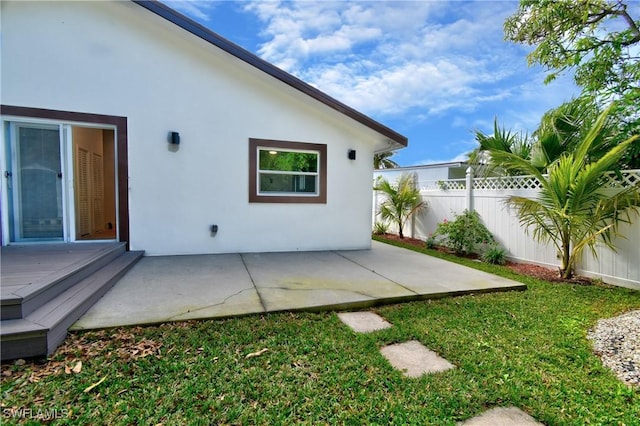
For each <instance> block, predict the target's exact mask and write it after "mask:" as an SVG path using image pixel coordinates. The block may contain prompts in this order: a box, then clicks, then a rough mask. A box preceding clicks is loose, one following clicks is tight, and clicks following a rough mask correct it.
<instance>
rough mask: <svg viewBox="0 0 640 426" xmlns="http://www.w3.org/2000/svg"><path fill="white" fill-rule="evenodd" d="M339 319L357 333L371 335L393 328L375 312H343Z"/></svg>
mask: <svg viewBox="0 0 640 426" xmlns="http://www.w3.org/2000/svg"><path fill="white" fill-rule="evenodd" d="M338 318H340V320H341V321H342V322H343V323H345V324H347V325H348V326H349V327H351V328H352V329H353V331H355V332H356V333H369V332H372V331H376V330H383V329H385V328H389V327H391V324H389V323H388V322H387V321H385V319H384V318H382V317H381V316H379V315H377V314H374V313H373V312H341V313H339V314H338Z"/></svg>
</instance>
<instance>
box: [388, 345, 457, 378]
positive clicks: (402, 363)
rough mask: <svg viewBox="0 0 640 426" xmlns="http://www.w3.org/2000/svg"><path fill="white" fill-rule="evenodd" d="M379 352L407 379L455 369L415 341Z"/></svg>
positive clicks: (390, 346) (391, 346)
mask: <svg viewBox="0 0 640 426" xmlns="http://www.w3.org/2000/svg"><path fill="white" fill-rule="evenodd" d="M380 352H381V353H382V355H383V356H384V357H385V358H386V359H387V360H388V361H389V363H390V364H391V365H392V366H393V367H394V368H396V369H398V370H401V371H402V372H403V374H404V375H405V376H407V377H420V376H422V375H424V374H430V373H439V372H441V371H446V370H450V369H452V368H455V366H454V365H453V364H451V363H450V362H449V361H447V360H446V359H444V358H442V357H440V356H438V354H436V353H435V352H433V351H431V350H429V349H428V348H427V347H425V346H424V345H423V344H422V343H420V342H418V341H417V340H411V341H409V342H405V343H397V344H394V345H389V346H385V347H383V348H382V349H380Z"/></svg>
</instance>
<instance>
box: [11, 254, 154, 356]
mask: <svg viewBox="0 0 640 426" xmlns="http://www.w3.org/2000/svg"><path fill="white" fill-rule="evenodd" d="M125 248H126V244H125V243H71V244H37V245H18V246H7V247H2V249H1V265H0V266H1V270H0V282H1V287H0V299H1V307H2V309H1V318H2V330H1V331H0V337H1V341H2V356H1V358H2V360H6V359H14V358H19V357H31V356H45V355H48V354H50V353H51V352H52V351H53V350H55V348H56V347H57V346H58V345H59V344H60V342H62V340H63V339H64V337H65V336H66V333H67V329H68V327H69V326H70V325H71V324H72V323H73V322H75V321H76V320H77V319H78V318H79V317H80V316H81V315H82V314H83V313H84V312H86V310H87V309H89V307H91V305H92V304H93V303H95V302H96V301H97V300H98V299H99V298H100V297H102V295H103V294H104V293H105V292H106V291H107V290H108V289H109V288H111V286H112V285H113V284H114V283H115V282H116V281H117V280H118V279H119V278H120V277H121V276H122V275H123V274H124V273H125V272H126V271H127V270H128V269H129V268H130V267H131V266H132V265H133V264H134V263H135V262H136V261H137V260H138V259H139V258H140V257H141V256H142V252H126V251H125Z"/></svg>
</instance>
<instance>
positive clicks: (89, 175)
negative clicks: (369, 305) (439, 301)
mask: <svg viewBox="0 0 640 426" xmlns="http://www.w3.org/2000/svg"><path fill="white" fill-rule="evenodd" d="M1 8H2V10H1V19H2V23H1V24H2V26H1V30H2V52H1V55H2V57H1V67H2V68H1V79H2V80H1V83H0V84H1V87H2V91H1V94H0V103H1V111H0V112H1V115H2V117H1V120H2V132H1V138H2V139H1V142H2V149H1V150H0V156H1V157H0V167H1V168H2V170H1V171H2V176H3V182H2V200H1V206H2V215H1V220H2V227H1V230H2V244H3V245H8V244H14V243H16V244H17V243H27V242H48V241H59V242H68V243H76V242H77V243H79V242H91V241H122V242H126V243H128V245H129V248H130V249H132V250H145V252H146V254H147V255H173V254H194V253H228V252H262V251H295V250H328V249H362V248H368V247H370V232H371V227H370V215H371V208H372V204H371V173H372V162H371V158H372V155H373V153H374V152H377V151H385V150H389V149H394V148H397V147H402V146H406V144H407V140H406V138H405V137H404V136H402V135H400V134H398V133H396V132H395V131H393V130H391V129H389V128H387V127H385V126H384V125H382V124H380V123H378V122H376V121H374V120H372V119H371V118H369V117H367V116H365V115H363V114H362V113H360V112H358V111H355V110H353V109H351V108H349V107H348V106H346V105H344V104H342V103H340V102H339V101H337V100H335V99H333V98H331V97H330V96H328V95H326V94H325V93H323V92H321V91H319V90H318V89H316V88H314V87H312V86H310V85H308V84H306V83H304V82H302V81H300V80H299V79H297V78H295V77H293V76H291V75H289V74H287V73H286V72H284V71H282V70H280V69H278V68H276V67H275V66H273V65H271V64H269V63H267V62H265V61H263V60H261V59H260V58H258V57H256V56H255V55H253V54H251V53H250V52H247V51H246V50H244V49H242V48H240V47H239V46H237V45H234V44H233V43H231V42H229V41H228V40H225V39H223V38H222V37H220V36H218V35H217V34H215V33H213V32H211V31H210V30H208V29H206V28H204V27H202V26H200V25H199V24H197V23H195V22H194V21H192V20H190V19H188V18H186V17H185V16H183V15H181V14H179V13H177V12H176V11H174V10H172V9H170V8H168V7H166V6H164V5H163V4H161V3H157V2H122V1H113V2H19V1H15V2H14V1H3V2H2V4H1Z"/></svg>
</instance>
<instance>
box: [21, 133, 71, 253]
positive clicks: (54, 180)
mask: <svg viewBox="0 0 640 426" xmlns="http://www.w3.org/2000/svg"><path fill="white" fill-rule="evenodd" d="M12 130H13V131H12V133H13V135H12V136H13V137H12V139H13V141H12V147H13V149H12V155H11V157H12V167H11V171H10V172H9V173H10V176H9V177H10V187H9V195H10V197H11V200H10V202H11V204H12V206H11V216H12V217H11V220H10V222H11V225H12V227H11V228H12V229H11V240H12V241H30V240H31V241H33V240H62V239H63V238H64V227H63V223H64V222H63V196H62V194H63V188H62V161H61V152H60V147H61V138H60V126H55V125H53V126H52V125H39V124H17V123H14V124H13V128H12Z"/></svg>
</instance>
